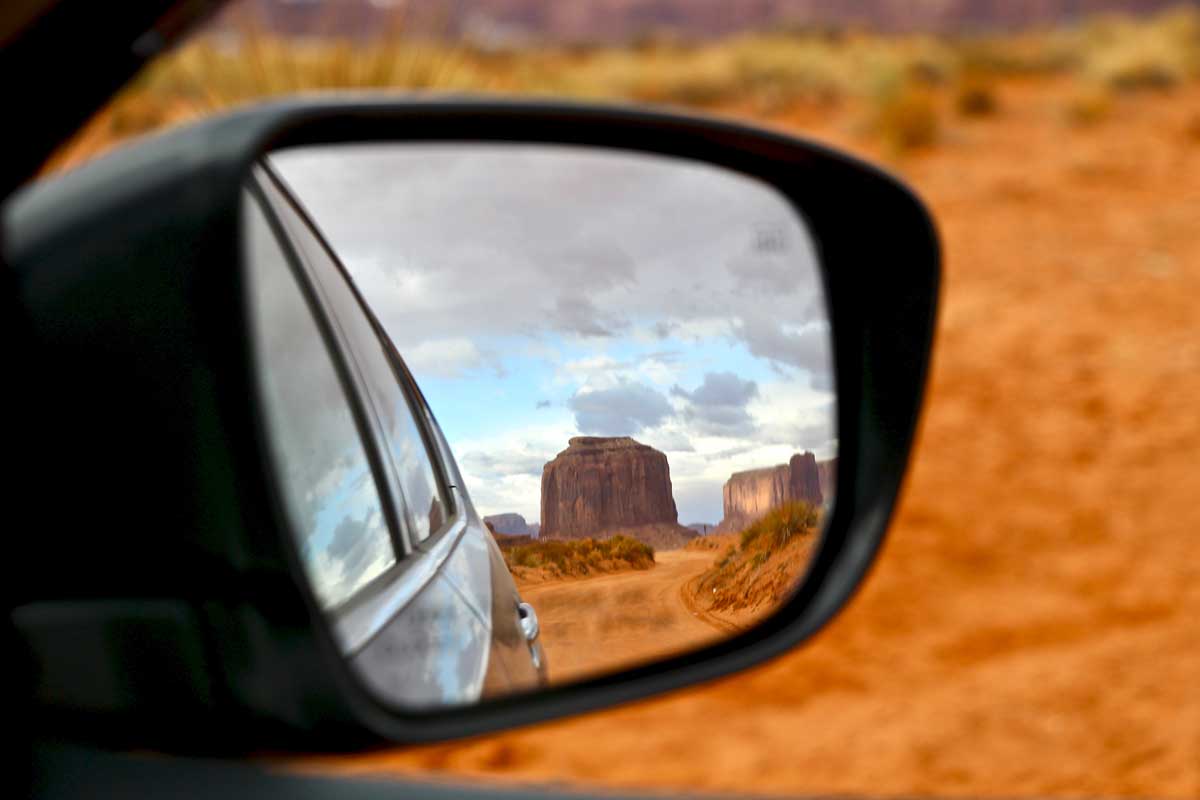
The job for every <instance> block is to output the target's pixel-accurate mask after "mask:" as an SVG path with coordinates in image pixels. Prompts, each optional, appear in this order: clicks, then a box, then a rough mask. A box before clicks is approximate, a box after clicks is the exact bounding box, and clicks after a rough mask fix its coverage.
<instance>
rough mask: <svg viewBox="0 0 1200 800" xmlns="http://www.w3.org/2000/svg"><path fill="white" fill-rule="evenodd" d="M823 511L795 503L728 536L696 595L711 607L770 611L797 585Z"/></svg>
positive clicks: (715, 609)
mask: <svg viewBox="0 0 1200 800" xmlns="http://www.w3.org/2000/svg"><path fill="white" fill-rule="evenodd" d="M820 525H821V512H820V510H818V509H816V508H814V507H813V506H811V505H809V504H808V503H803V502H791V503H787V504H785V505H782V506H780V507H778V508H775V509H772V510H771V511H770V512H769V513H768V514H767V515H766V516H764V517H763V518H762V519H760V520H758V521H757V522H755V523H754V524H752V525H750V526H749V527H748V528H745V529H744V530H742V531H741V533H739V534H737V535H736V537H729V538H730V539H731V541H730V542H729V544H728V546H727V548H726V550H725V552H724V553H723V554H722V555H721V556H719V557H718V559H717V561H716V563H715V564H714V565H713V566H712V567H711V568H710V569H709V570H708V571H707V572H705V573H704V574H703V575H701V576H700V579H699V581H698V582H697V583H696V586H695V589H694V594H695V596H696V601H697V602H698V603H699V604H700V605H701V607H702V608H704V609H706V610H709V611H742V610H748V611H763V612H765V611H768V610H770V609H773V608H775V607H776V606H777V605H778V604H779V603H780V602H782V601H783V600H784V599H786V598H787V596H788V595H789V594H790V593H791V592H792V590H793V589H795V587H796V581H797V580H798V579H799V578H800V576H801V574H802V573H803V571H804V568H805V567H806V566H807V565H808V560H809V558H810V556H811V555H812V551H813V547H814V545H815V544H816V539H817V531H818V530H819V529H820Z"/></svg>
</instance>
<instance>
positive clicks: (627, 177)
mask: <svg viewBox="0 0 1200 800" xmlns="http://www.w3.org/2000/svg"><path fill="white" fill-rule="evenodd" d="M272 161H273V163H274V164H275V166H276V167H277V168H278V170H279V172H280V173H281V174H282V175H283V177H284V178H285V179H286V181H287V182H288V183H289V184H290V185H291V187H292V188H293V190H294V192H295V194H296V195H297V196H298V197H299V198H300V200H301V201H302V202H303V203H304V204H305V205H306V206H307V207H308V209H309V211H310V212H311V213H312V215H313V217H314V218H315V219H316V221H317V223H318V224H319V225H320V226H321V227H322V229H323V230H324V232H325V234H326V235H327V237H328V238H329V240H330V242H331V244H332V245H333V247H334V249H335V250H336V251H337V252H338V254H339V255H340V256H341V258H342V260H343V261H344V262H345V264H346V266H347V268H348V269H349V270H350V272H351V274H352V275H353V277H354V279H355V281H356V282H357V284H358V286H359V288H360V289H361V290H362V291H363V293H364V295H365V296H366V298H367V301H368V302H369V303H370V304H371V305H372V306H373V307H374V309H375V311H376V313H377V314H378V315H379V317H380V319H381V321H382V322H383V324H384V326H385V327H386V328H387V330H388V332H389V334H390V335H391V336H392V338H393V340H394V341H395V342H396V346H397V347H398V348H399V350H400V352H401V354H402V355H403V356H404V357H405V359H406V361H407V362H408V364H409V367H410V368H411V369H412V371H413V373H414V375H415V376H416V378H417V380H418V382H419V383H420V385H421V387H422V389H423V391H424V392H425V394H426V396H427V398H428V399H429V402H430V405H431V406H432V407H433V410H434V413H435V414H436V415H437V417H438V420H439V422H440V423H441V425H442V428H443V429H444V431H445V433H446V435H447V437H448V438H449V439H450V443H451V446H452V447H453V449H454V452H455V454H456V456H457V458H458V460H459V465H460V467H461V468H462V469H463V471H464V472H465V473H466V478H467V480H468V483H469V487H468V488H469V489H470V491H471V494H472V496H473V497H474V499H475V502H476V505H477V506H478V507H479V508H480V510H481V511H482V512H483V513H485V514H490V513H500V512H508V511H515V512H518V513H520V514H523V515H524V516H525V517H526V518H527V519H528V520H530V521H535V520H537V518H538V516H539V512H538V507H539V487H540V476H541V469H542V465H543V464H544V463H545V462H546V461H547V460H549V459H550V458H552V457H553V456H554V455H555V454H556V453H557V452H559V451H560V450H562V449H563V448H564V447H565V446H566V443H567V439H568V438H569V437H570V436H575V435H579V434H594V435H631V436H634V437H636V438H637V439H638V440H639V441H642V442H645V443H647V444H650V445H652V446H654V447H657V448H659V449H661V450H663V451H665V452H666V453H667V456H668V458H669V460H670V465H671V476H672V479H673V482H674V486H675V498H676V503H677V505H678V506H679V511H680V521H681V522H685V523H691V522H717V521H719V520H720V518H721V484H722V483H723V482H724V481H725V480H726V479H727V478H728V477H729V475H730V474H731V473H732V472H735V471H738V470H742V469H750V468H754V467H760V466H768V465H770V464H775V463H781V462H783V461H786V460H787V458H788V457H789V456H790V455H791V454H792V453H793V452H796V451H797V450H804V449H808V450H813V451H814V452H816V453H817V456H818V458H825V457H828V456H832V455H834V454H835V450H836V432H835V430H834V422H833V414H834V404H833V394H832V391H833V376H832V368H831V364H830V358H831V356H830V341H829V332H828V324H827V321H826V319H825V314H824V306H823V297H822V293H821V289H820V285H819V277H818V274H817V271H816V261H815V259H816V256H815V253H814V249H813V243H812V240H811V238H810V237H809V236H808V234H807V232H806V230H805V228H804V224H803V223H802V221H801V220H800V219H799V218H798V216H797V215H796V214H795V212H794V211H793V210H792V209H791V207H790V206H788V205H787V204H786V202H785V201H784V200H783V198H782V197H781V196H779V195H778V194H777V193H775V192H774V190H772V189H770V188H769V187H767V186H765V185H763V184H760V183H758V182H756V181H753V180H751V179H749V178H746V177H743V176H740V175H737V174H735V173H731V172H727V171H724V170H720V169H717V168H714V167H710V166H707V165H701V164H696V163H693V162H686V161H680V160H674V159H665V158H662V157H657V156H646V155H639V154H632V153H622V152H619V151H609V150H600V149H580V148H567V147H548V146H541V145H538V146H518V145H494V144H488V145H484V144H478V145H477V144H460V145H429V144H408V145H369V146H368V145H354V146H339V147H323V148H305V149H301V150H291V151H288V152H284V153H277V154H275V155H274V156H273V157H272Z"/></svg>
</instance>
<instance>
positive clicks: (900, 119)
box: [868, 84, 941, 154]
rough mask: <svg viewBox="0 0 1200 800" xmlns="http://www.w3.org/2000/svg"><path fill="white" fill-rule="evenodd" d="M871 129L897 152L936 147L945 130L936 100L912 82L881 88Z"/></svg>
mask: <svg viewBox="0 0 1200 800" xmlns="http://www.w3.org/2000/svg"><path fill="white" fill-rule="evenodd" d="M868 129H869V131H870V132H871V133H872V134H874V135H875V136H877V137H878V138H879V139H880V140H881V141H882V142H883V143H884V145H886V146H887V147H888V149H890V150H891V151H892V152H893V153H896V154H903V153H907V152H910V151H913V150H920V149H923V148H928V147H932V146H933V145H934V144H936V143H937V140H938V136H939V135H940V132H941V121H940V120H939V118H938V110H937V104H936V101H935V99H934V97H933V95H932V93H931V92H929V91H928V90H926V89H922V88H920V87H916V86H911V85H908V84H902V85H900V86H898V87H895V88H886V89H883V90H880V91H879V92H877V93H876V94H875V95H874V96H873V98H872V106H871V110H870V117H869V121H868Z"/></svg>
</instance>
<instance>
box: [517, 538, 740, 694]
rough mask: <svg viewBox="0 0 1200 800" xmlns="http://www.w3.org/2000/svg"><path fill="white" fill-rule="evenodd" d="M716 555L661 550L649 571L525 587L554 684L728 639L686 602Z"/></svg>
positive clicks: (526, 597)
mask: <svg viewBox="0 0 1200 800" xmlns="http://www.w3.org/2000/svg"><path fill="white" fill-rule="evenodd" d="M714 555H715V553H712V552H702V551H694V550H660V551H658V552H657V553H655V556H654V559H655V562H656V563H655V565H654V567H653V568H652V569H647V570H628V571H625V572H618V573H615V574H612V575H601V576H598V577H595V578H583V579H574V580H571V579H568V580H558V581H549V582H545V583H540V584H536V585H532V586H528V587H526V586H522V587H521V595H522V597H523V598H524V599H525V600H526V601H528V602H529V603H531V604H533V607H534V608H535V609H537V613H538V621H539V622H540V624H541V630H542V644H543V646H544V647H545V648H546V661H547V663H548V664H549V668H550V680H551V681H552V682H554V683H562V682H569V681H571V680H574V679H577V678H583V677H587V676H589V675H594V674H596V673H598V672H608V671H611V670H613V669H619V668H621V667H629V666H633V665H634V664H637V663H640V662H645V661H650V660H654V659H655V658H661V657H663V656H666V655H674V654H677V653H680V652H683V651H686V650H690V649H695V648H696V647H698V646H700V645H703V644H706V643H708V642H711V641H713V640H716V639H720V638H722V637H723V635H724V634H723V631H724V629H723V628H721V627H715V626H714V625H713V624H711V623H709V622H706V621H705V620H704V619H703V618H702V617H701V616H700V615H699V614H698V613H697V612H696V611H695V610H694V609H693V608H692V607H691V606H690V605H689V604H688V603H686V602H685V598H684V597H683V593H684V588H685V585H686V584H687V583H688V582H689V581H691V580H693V579H694V578H695V577H696V576H698V575H699V574H700V573H702V572H703V571H704V570H706V569H707V568H708V567H709V566H710V565H711V564H712V562H713V557H714Z"/></svg>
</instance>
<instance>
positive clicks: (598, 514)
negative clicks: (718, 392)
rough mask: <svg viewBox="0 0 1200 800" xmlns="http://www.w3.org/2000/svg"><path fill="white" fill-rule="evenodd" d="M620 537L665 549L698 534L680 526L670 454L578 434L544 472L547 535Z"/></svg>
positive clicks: (626, 441)
mask: <svg viewBox="0 0 1200 800" xmlns="http://www.w3.org/2000/svg"><path fill="white" fill-rule="evenodd" d="M643 529H644V530H643ZM652 529H653V530H652ZM643 532H644V533H646V536H642V535H641V534H642V533H643ZM615 533H627V534H629V535H633V536H638V538H643V539H646V540H650V541H649V543H650V544H652V545H654V546H656V547H663V548H665V547H670V546H674V547H678V546H680V545H681V544H682V542H683V541H685V540H686V539H687V538H691V537H693V536H695V533H694V532H693V531H689V530H688V529H687V528H684V527H683V526H681V525H679V514H678V512H677V511H676V509H675V498H674V497H673V496H672V494H671V471H670V467H669V465H668V464H667V457H666V455H664V454H663V453H661V452H659V451H658V450H655V449H654V448H653V447H648V446H647V445H644V444H641V443H639V442H635V441H634V440H633V439H631V438H629V437H628V436H617V437H599V436H577V437H575V438H573V439H571V441H570V445H569V446H568V447H567V449H566V450H563V451H562V452H561V453H559V454H558V455H557V456H555V458H554V460H553V461H551V462H549V463H548V464H546V466H545V467H543V468H542V527H541V536H543V537H558V538H563V539H580V538H584V537H588V536H599V537H603V536H609V535H612V534H615ZM668 539H669V540H671V541H669V542H668V541H667V540H668ZM675 540H678V541H675Z"/></svg>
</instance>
